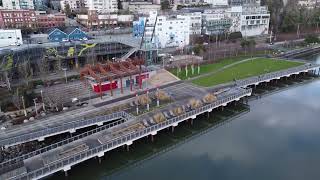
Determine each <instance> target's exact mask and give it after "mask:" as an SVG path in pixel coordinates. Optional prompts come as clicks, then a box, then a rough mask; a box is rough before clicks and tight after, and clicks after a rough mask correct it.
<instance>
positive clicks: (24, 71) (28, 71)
mask: <svg viewBox="0 0 320 180" xmlns="http://www.w3.org/2000/svg"><path fill="white" fill-rule="evenodd" d="M18 70H19V75H20V78H21V77H22V78H23V80H24V81H25V83H26V85H27V86H28V85H29V81H30V80H31V79H32V76H33V71H32V68H31V66H30V61H29V60H28V61H25V62H23V63H22V64H20V65H19V67H18Z"/></svg>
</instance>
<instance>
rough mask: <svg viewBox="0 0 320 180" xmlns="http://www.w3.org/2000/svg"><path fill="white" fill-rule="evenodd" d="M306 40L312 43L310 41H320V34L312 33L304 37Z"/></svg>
mask: <svg viewBox="0 0 320 180" xmlns="http://www.w3.org/2000/svg"><path fill="white" fill-rule="evenodd" d="M304 42H306V43H308V44H310V43H319V42H320V39H319V37H318V36H316V35H311V34H310V35H308V36H307V37H306V38H305V39H304Z"/></svg>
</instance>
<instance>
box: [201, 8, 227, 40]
mask: <svg viewBox="0 0 320 180" xmlns="http://www.w3.org/2000/svg"><path fill="white" fill-rule="evenodd" d="M231 26H232V19H231V17H230V13H229V8H227V7H225V8H214V9H210V10H207V11H204V12H203V13H202V32H203V34H207V35H213V34H222V33H227V32H230V29H231Z"/></svg>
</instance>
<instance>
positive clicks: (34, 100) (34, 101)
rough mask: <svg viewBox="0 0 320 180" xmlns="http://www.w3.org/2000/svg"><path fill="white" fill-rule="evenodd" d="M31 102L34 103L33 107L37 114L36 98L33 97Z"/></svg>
mask: <svg viewBox="0 0 320 180" xmlns="http://www.w3.org/2000/svg"><path fill="white" fill-rule="evenodd" d="M33 103H34V108H35V110H36V115H38V110H37V98H34V99H33Z"/></svg>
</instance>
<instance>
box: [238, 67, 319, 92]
mask: <svg viewBox="0 0 320 180" xmlns="http://www.w3.org/2000/svg"><path fill="white" fill-rule="evenodd" d="M319 67H320V65H317V64H305V65H302V66H298V67H294V68H290V69H286V70H283V71H277V72H272V73H267V74H263V75H260V76H255V77H251V78H247V79H244V80H239V81H236V82H235V85H236V86H238V87H248V86H250V85H258V84H260V83H263V82H270V81H271V80H275V79H280V78H283V77H290V76H292V75H297V74H300V73H307V72H309V71H313V72H314V73H316V72H319ZM317 70H318V71H317Z"/></svg>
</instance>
